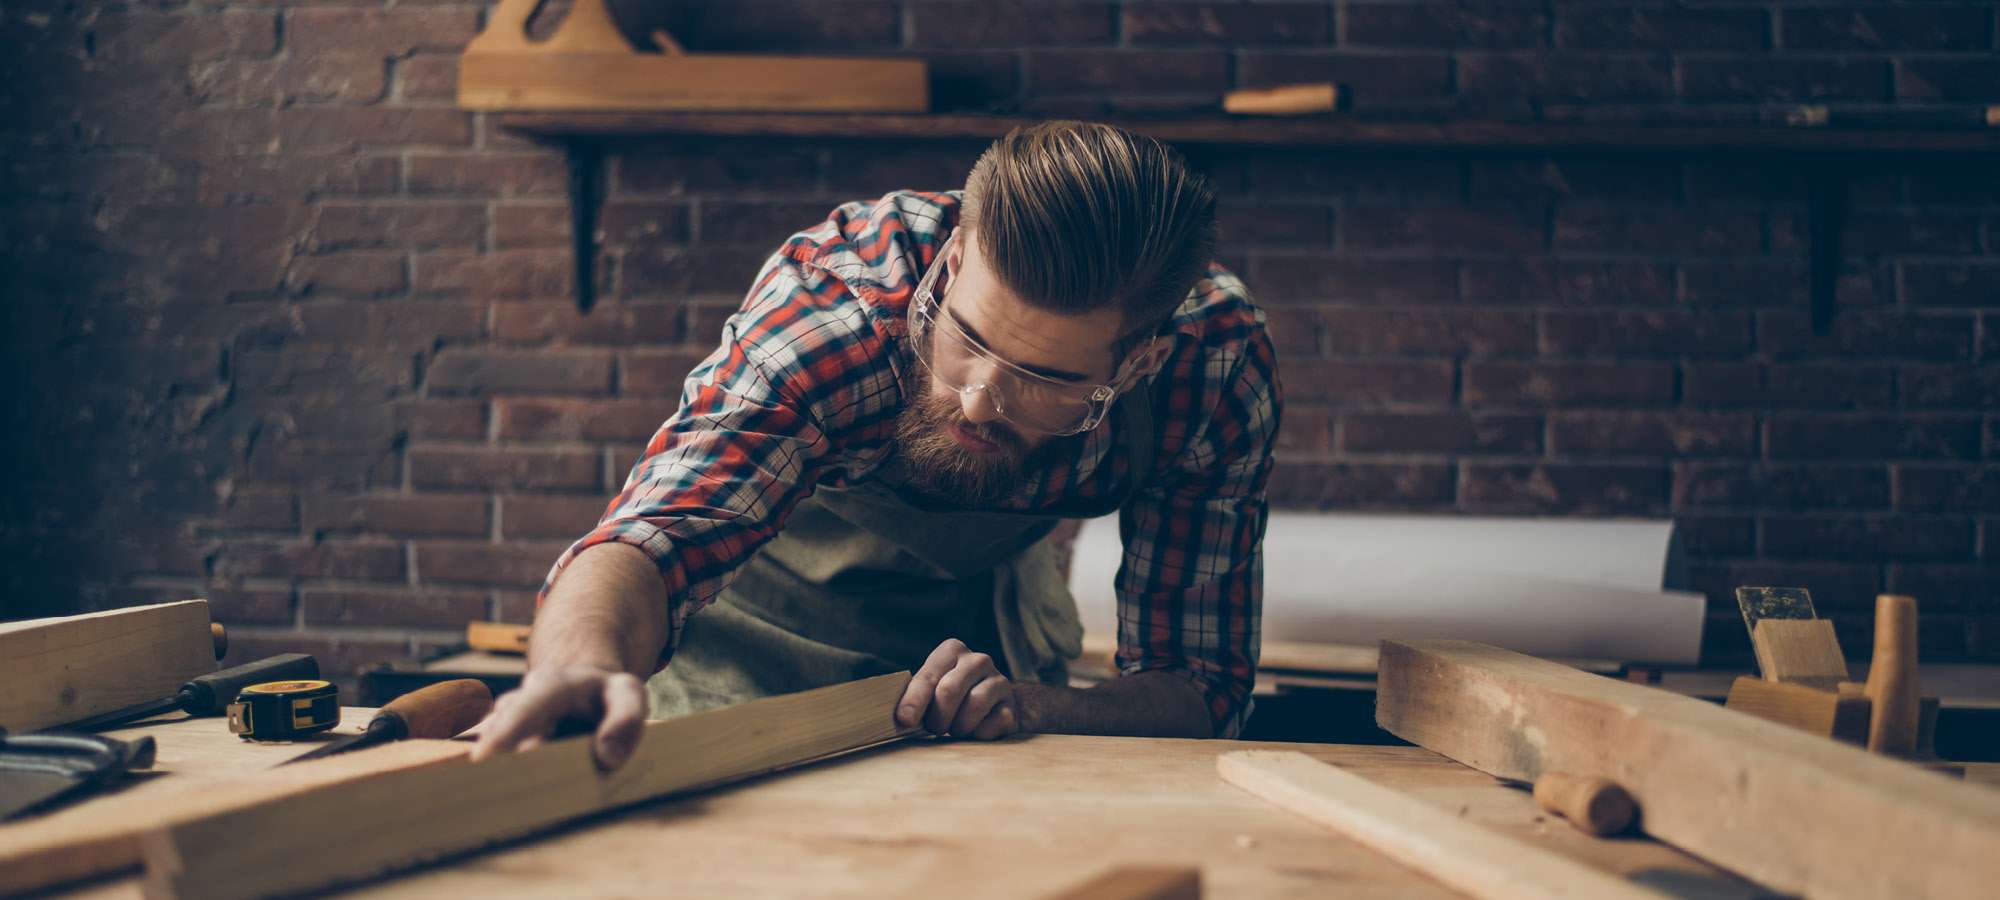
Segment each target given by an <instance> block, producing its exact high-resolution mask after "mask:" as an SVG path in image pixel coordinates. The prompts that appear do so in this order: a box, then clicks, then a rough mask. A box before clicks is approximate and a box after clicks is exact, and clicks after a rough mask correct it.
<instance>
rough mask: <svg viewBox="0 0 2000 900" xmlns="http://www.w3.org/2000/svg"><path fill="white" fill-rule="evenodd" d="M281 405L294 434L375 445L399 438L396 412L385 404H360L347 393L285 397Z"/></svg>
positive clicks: (304, 437) (307, 437) (385, 444)
mask: <svg viewBox="0 0 2000 900" xmlns="http://www.w3.org/2000/svg"><path fill="white" fill-rule="evenodd" d="M280 408H281V409H282V410H283V412H284V413H285V416H286V418H287V419H289V420H290V424H291V435H292V436H293V437H297V438H303V439H323V440H328V441H337V442H353V443H365V444H369V445H372V446H376V447H388V446H390V445H392V444H393V443H394V442H395V440H396V432H397V423H396V411H395V410H394V409H393V408H391V407H389V406H387V405H385V404H358V403H355V402H354V398H353V397H351V396H349V395H347V394H343V393H324V394H304V395H298V396H291V397H286V398H284V400H283V405H282V406H281V407H280Z"/></svg>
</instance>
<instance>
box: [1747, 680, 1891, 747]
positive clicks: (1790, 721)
mask: <svg viewBox="0 0 2000 900" xmlns="http://www.w3.org/2000/svg"><path fill="white" fill-rule="evenodd" d="M1723 705H1724V706H1727V707H1728V708H1730V709H1732V710H1735V711H1737V712H1740V713H1748V714H1749V715H1753V716H1756V717H1757V718H1760V719H1769V720H1771V721H1773V722H1777V723H1779V724H1781V725H1790V726H1791V727H1793V728H1797V729H1801V730H1803V731H1808V732H1811V733H1813V734H1816V735H1819V736H1820V737H1826V738H1833V739H1834V740H1837V741H1846V742H1847V743H1850V744H1854V745H1856V746H1859V745H1861V744H1864V743H1866V742H1867V740H1868V706H1869V703H1868V698H1867V697H1866V696H1864V695H1862V694H1859V693H1840V692H1836V691H1831V690H1824V691H1823V690H1820V689H1818V688H1813V687H1807V686H1806V685H1803V684H1790V683H1787V682H1781V681H1765V680H1764V679H1761V678H1751V677H1749V676H1747V675H1746V676H1743V677H1739V678H1737V679H1736V683H1735V684H1733V685H1730V687H1729V699H1728V701H1727V702H1725V703H1724V704H1723Z"/></svg>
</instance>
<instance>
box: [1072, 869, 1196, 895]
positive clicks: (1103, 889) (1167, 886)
mask: <svg viewBox="0 0 2000 900" xmlns="http://www.w3.org/2000/svg"><path fill="white" fill-rule="evenodd" d="M1049 900H1201V870H1200V869H1197V868H1194V867H1192V866H1118V867H1116V868H1113V869H1111V870H1110V871H1108V872H1105V873H1104V874H1102V875H1099V876H1097V877H1096V878H1092V879H1090V880H1089V881H1086V882H1084V883H1082V884H1079V885H1077V886H1076V887H1075V888H1072V889H1070V890H1066V891H1062V892H1060V893H1056V894H1050V895H1049Z"/></svg>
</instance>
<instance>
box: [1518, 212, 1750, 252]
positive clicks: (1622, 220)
mask: <svg viewBox="0 0 2000 900" xmlns="http://www.w3.org/2000/svg"><path fill="white" fill-rule="evenodd" d="M1763 239H1764V225H1763V220H1762V217H1760V216H1759V215H1758V214H1757V213H1756V212H1754V211H1747V210H1731V209H1711V208H1703V209H1678V208H1674V207H1660V208H1646V209H1635V208H1632V207H1613V206H1595V205H1572V204H1564V205H1563V206H1561V207H1559V208H1557V210H1556V224H1555V248H1556V250H1557V251H1558V252H1561V251H1585V252H1607V251H1608V252H1618V253H1623V252H1631V253H1648V254H1659V253H1688V254H1699V255H1734V254H1744V253H1756V252H1758V250H1759V248H1760V246H1761V245H1762V243H1763Z"/></svg>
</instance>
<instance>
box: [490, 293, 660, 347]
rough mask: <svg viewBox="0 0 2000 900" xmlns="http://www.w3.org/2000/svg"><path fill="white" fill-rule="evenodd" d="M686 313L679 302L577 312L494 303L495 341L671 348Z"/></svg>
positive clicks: (558, 306) (568, 307)
mask: <svg viewBox="0 0 2000 900" xmlns="http://www.w3.org/2000/svg"><path fill="white" fill-rule="evenodd" d="M686 312H687V306H686V305H685V304H681V303H628V304H619V305H616V306H612V305H600V306H597V307H594V308H592V309H591V310H590V312H588V313H579V312H577V310H576V306H575V305H574V304H570V303H565V302H535V301H523V302H502V303H495V304H493V337H494V338H495V339H496V340H501V341H509V342H516V343H527V344H539V343H547V342H554V343H558V344H602V345H615V346H631V345H635V344H672V343H676V342H678V341H680V340H681V338H682V331H683V329H682V327H681V325H682V322H683V320H684V319H685V318H686Z"/></svg>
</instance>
